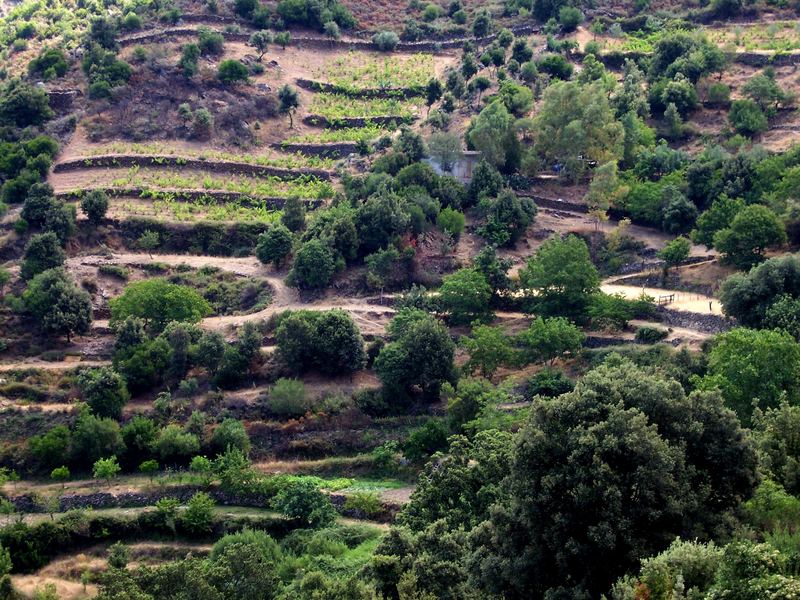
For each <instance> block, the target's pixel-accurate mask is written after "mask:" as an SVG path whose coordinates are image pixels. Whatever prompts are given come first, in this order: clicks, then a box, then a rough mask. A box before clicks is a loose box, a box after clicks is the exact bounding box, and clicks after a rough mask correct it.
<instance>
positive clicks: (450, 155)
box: [428, 132, 463, 172]
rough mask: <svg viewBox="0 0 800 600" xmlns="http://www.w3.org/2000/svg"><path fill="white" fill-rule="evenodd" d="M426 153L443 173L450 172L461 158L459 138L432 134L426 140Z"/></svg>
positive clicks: (443, 133)
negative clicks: (428, 153)
mask: <svg viewBox="0 0 800 600" xmlns="http://www.w3.org/2000/svg"><path fill="white" fill-rule="evenodd" d="M428 151H429V152H430V155H431V156H432V157H433V158H435V159H436V160H437V161H439V164H440V165H441V166H442V170H443V171H447V172H450V171H452V170H453V166H454V165H455V164H456V162H458V161H459V160H460V159H461V157H462V156H463V152H462V150H461V138H460V137H459V136H457V135H455V134H454V133H446V132H439V133H434V134H433V135H431V137H430V138H428Z"/></svg>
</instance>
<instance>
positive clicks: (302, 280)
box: [290, 239, 335, 290]
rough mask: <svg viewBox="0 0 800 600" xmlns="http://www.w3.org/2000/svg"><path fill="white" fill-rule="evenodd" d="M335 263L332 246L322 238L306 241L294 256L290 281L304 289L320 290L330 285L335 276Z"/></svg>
mask: <svg viewBox="0 0 800 600" xmlns="http://www.w3.org/2000/svg"><path fill="white" fill-rule="evenodd" d="M334 271H335V264H334V259H333V253H332V252H331V250H330V248H329V247H328V246H327V245H326V244H325V243H323V242H322V241H320V240H317V239H312V240H309V241H307V242H305V243H304V244H303V245H302V246H300V249H299V250H298V251H297V254H296V255H295V257H294V264H293V265H292V272H291V273H290V281H291V283H292V285H294V286H296V287H298V288H300V289H303V290H319V289H324V288H326V287H328V284H329V283H330V281H331V278H332V277H333V273H334Z"/></svg>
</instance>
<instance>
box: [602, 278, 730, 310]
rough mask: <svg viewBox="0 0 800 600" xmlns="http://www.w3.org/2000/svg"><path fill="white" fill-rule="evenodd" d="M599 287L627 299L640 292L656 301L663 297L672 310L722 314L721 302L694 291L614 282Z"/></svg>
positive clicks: (632, 298)
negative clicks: (668, 299)
mask: <svg viewBox="0 0 800 600" xmlns="http://www.w3.org/2000/svg"><path fill="white" fill-rule="evenodd" d="M600 289H601V290H602V291H603V292H605V293H606V294H622V295H623V296H624V297H625V298H627V299H629V300H635V299H636V298H638V297H640V296H641V295H642V294H646V295H648V296H652V297H653V298H655V299H656V301H658V300H659V299H664V300H665V304H664V306H667V307H668V308H671V309H673V310H683V311H686V312H693V313H698V314H714V315H721V314H722V303H721V302H720V301H719V300H717V299H716V298H713V297H712V296H706V295H705V294H697V293H694V292H686V291H681V290H665V289H661V288H651V287H639V286H633V285H619V284H614V283H604V284H603V285H601V286H600ZM667 296H673V297H674V299H673V300H671V301H667V300H666V299H667Z"/></svg>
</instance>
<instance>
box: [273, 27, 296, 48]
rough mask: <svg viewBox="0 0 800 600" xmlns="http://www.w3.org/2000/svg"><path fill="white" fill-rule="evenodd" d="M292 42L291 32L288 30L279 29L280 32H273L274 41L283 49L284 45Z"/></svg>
mask: <svg viewBox="0 0 800 600" xmlns="http://www.w3.org/2000/svg"><path fill="white" fill-rule="evenodd" d="M291 42H292V34H291V33H289V32H288V31H281V32H280V33H276V34H275V43H276V44H278V46H280V47H281V48H282V49H283V50H286V46H288V45H289V44H290V43H291Z"/></svg>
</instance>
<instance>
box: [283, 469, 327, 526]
mask: <svg viewBox="0 0 800 600" xmlns="http://www.w3.org/2000/svg"><path fill="white" fill-rule="evenodd" d="M272 506H273V508H274V509H275V510H277V511H278V512H280V513H281V514H282V515H284V516H285V517H287V518H289V519H296V520H298V521H300V522H302V523H303V524H305V525H308V526H309V527H312V528H315V529H316V528H320V527H325V526H326V525H330V524H331V523H333V521H334V520H335V519H336V516H337V513H336V509H335V508H334V507H333V504H331V501H330V498H328V495H327V494H325V493H324V492H322V491H321V490H320V489H319V488H318V487H317V485H316V484H315V483H314V482H312V481H309V480H306V479H303V480H300V481H296V482H294V483H291V484H289V485H288V486H286V487H285V488H284V489H282V490H281V491H280V492H279V493H278V495H277V496H276V497H275V499H274V500H273V501H272Z"/></svg>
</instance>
